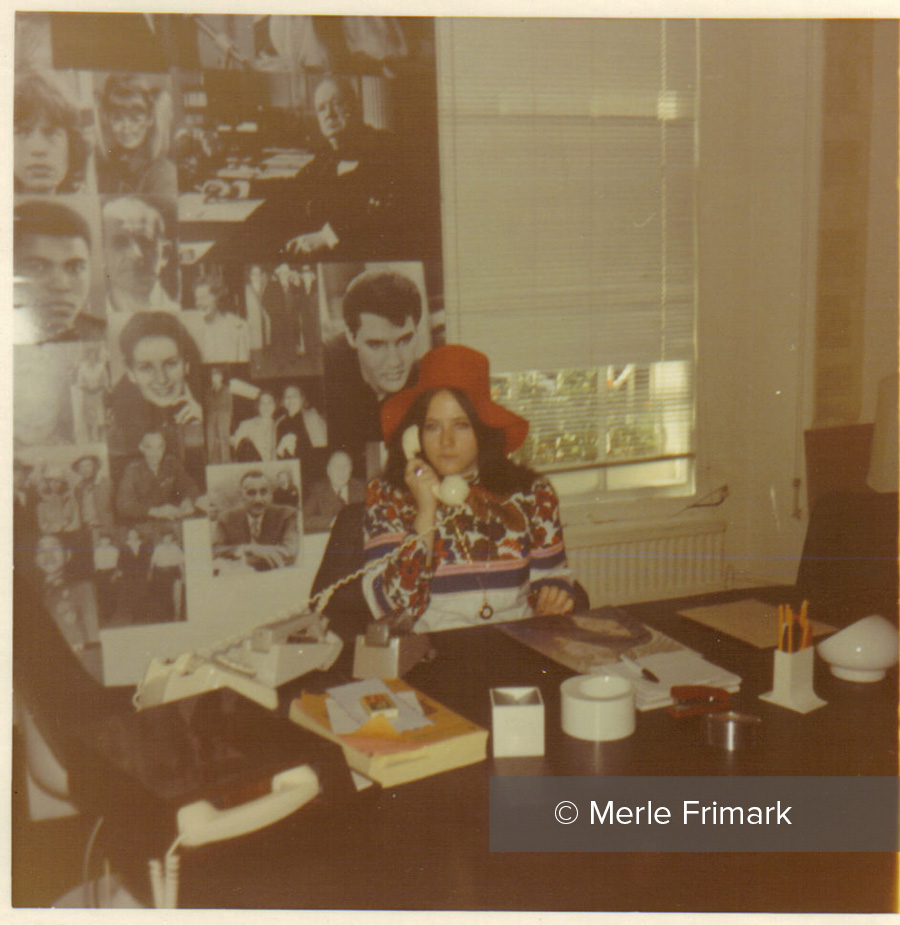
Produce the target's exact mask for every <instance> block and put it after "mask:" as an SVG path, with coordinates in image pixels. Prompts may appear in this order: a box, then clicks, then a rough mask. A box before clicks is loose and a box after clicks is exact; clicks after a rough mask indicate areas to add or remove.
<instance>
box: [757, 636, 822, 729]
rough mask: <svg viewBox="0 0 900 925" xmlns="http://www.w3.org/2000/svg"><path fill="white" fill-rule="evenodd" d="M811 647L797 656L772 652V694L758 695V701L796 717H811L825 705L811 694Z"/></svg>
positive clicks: (770, 692) (796, 654)
mask: <svg viewBox="0 0 900 925" xmlns="http://www.w3.org/2000/svg"><path fill="white" fill-rule="evenodd" d="M814 651H815V650H814V649H813V647H812V646H809V647H807V648H806V649H801V650H800V651H799V652H782V651H780V650H778V649H776V650H775V668H774V679H773V682H772V690H770V691H769V692H768V693H766V694H760V695H759V699H760V700H766V701H768V702H769V703H774V704H777V705H778V706H779V707H786V708H787V709H788V710H794V711H795V712H797V713H812V711H813V710H818V709H819V707H824V706H825V704H826V703H827V702H828V701H826V700H822V698H821V697H818V696H817V695H816V692H815V691H814V690H813V653H814Z"/></svg>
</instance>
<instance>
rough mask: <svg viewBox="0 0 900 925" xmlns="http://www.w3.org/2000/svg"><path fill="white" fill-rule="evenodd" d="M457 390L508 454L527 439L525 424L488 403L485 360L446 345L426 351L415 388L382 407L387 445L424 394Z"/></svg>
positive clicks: (467, 350) (468, 349)
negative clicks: (496, 432) (499, 432)
mask: <svg viewBox="0 0 900 925" xmlns="http://www.w3.org/2000/svg"><path fill="white" fill-rule="evenodd" d="M432 389H459V391H460V392H464V393H465V394H466V395H467V396H468V398H469V401H471V402H472V406H473V407H474V408H475V412H476V413H477V414H478V419H479V420H480V421H481V423H482V424H486V425H487V426H488V427H493V428H495V429H496V430H502V431H503V434H504V448H505V450H506V452H507V453H512V452H513V451H514V450H517V449H518V448H519V447H520V446H521V445H522V444H523V443H524V442H525V438H526V437H527V436H528V421H526V420H525V418H522V417H519V415H518V414H513V412H512V411H508V410H507V409H506V408H504V407H503V406H502V405H498V404H497V403H496V402H494V401H492V400H491V377H490V367H489V365H488V358H487V357H486V356H485V355H484V354H483V353H479V352H478V351H477V350H473V349H472V348H471V347H464V346H463V345H462V344H447V345H446V346H444V347H435V349H434V350H429V351H428V353H426V354H425V356H423V357H422V359H421V360H420V361H419V379H418V381H417V382H416V384H415V385H414V386H410V388H408V389H403V391H402V392H397V394H396V395H392V396H391V397H390V398H388V399H387V400H386V401H385V402H384V404H383V405H382V406H381V430H382V433H383V434H384V441H385V443H390V442H391V438H392V437H393V436H394V433H395V431H396V430H397V428H398V427H399V426H400V423H401V422H402V421H403V418H404V417H406V413H407V412H408V411H409V409H410V406H411V405H412V403H413V402H414V401H415V400H416V398H418V397H419V395H421V394H422V393H423V392H429V391H431V390H432Z"/></svg>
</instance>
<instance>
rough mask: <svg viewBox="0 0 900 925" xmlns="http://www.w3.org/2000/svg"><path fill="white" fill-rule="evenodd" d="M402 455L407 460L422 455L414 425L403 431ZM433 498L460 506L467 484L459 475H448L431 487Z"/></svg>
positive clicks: (467, 493) (467, 491)
mask: <svg viewBox="0 0 900 925" xmlns="http://www.w3.org/2000/svg"><path fill="white" fill-rule="evenodd" d="M402 443H403V453H404V454H405V456H406V458H407V460H410V459H414V458H415V457H416V456H419V455H421V453H422V444H421V443H420V441H419V428H418V427H416V425H415V424H413V425H411V426H410V427H407V428H406V430H405V431H403V439H402ZM432 491H433V492H434V496H435V498H437V499H438V501H442V502H443V503H444V504H450V505H454V504H462V503H463V502H464V501H465V500H466V498H467V497H468V496H469V483H468V482H467V481H466V480H465V479H464V478H463V477H462V476H461V475H448V476H447V478H445V479H443V480H442V481H441V483H440V484H439V485H434V486H432Z"/></svg>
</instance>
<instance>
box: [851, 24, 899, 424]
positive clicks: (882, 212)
mask: <svg viewBox="0 0 900 925" xmlns="http://www.w3.org/2000/svg"><path fill="white" fill-rule="evenodd" d="M897 48H898V33H897V23H896V22H878V23H875V28H874V44H873V57H874V62H873V71H874V73H873V78H874V79H873V84H872V135H871V149H870V155H871V160H870V165H869V203H868V205H869V225H868V234H867V236H866V237H867V241H868V255H867V256H868V259H867V263H866V299H865V306H866V314H865V336H864V346H863V351H864V353H863V377H864V378H863V396H862V414H861V418H860V420H862V421H872V420H874V418H875V396H876V393H877V387H878V381H879V380H880V379H881V378H882V377H884V376H887V375H889V374H890V373H892V372H896V371H897V338H898V332H897V320H898V311H897V304H898V293H897V247H898V243H897V228H898V225H897V141H898V139H897V113H898V101H897Z"/></svg>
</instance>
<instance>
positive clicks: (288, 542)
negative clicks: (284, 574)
mask: <svg viewBox="0 0 900 925" xmlns="http://www.w3.org/2000/svg"><path fill="white" fill-rule="evenodd" d="M262 394H263V395H267V393H262ZM269 397H271V396H269ZM285 474H286V475H287V479H285V477H284V476H285ZM299 482H300V469H299V466H298V465H297V463H293V464H291V463H288V462H279V463H277V464H273V463H271V462H261V463H258V464H250V465H237V464H232V465H228V466H211V467H210V470H209V483H210V490H209V526H210V542H211V544H212V555H213V574H214V575H217V576H218V575H232V574H234V573H235V572H239V571H255V572H268V571H271V570H272V569H280V568H288V567H290V566H294V565H296V564H297V553H298V551H299V548H300V535H301V533H302V526H301V523H300V521H301V517H300V511H299V504H298V502H297V499H295V498H294V497H293V495H292V494H291V493H288V495H287V496H285V488H288V487H289V486H290V485H293V486H295V488H296V486H298V485H299ZM285 483H286V484H285ZM295 493H296V492H295ZM276 496H277V498H278V500H276ZM298 497H299V496H298Z"/></svg>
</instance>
